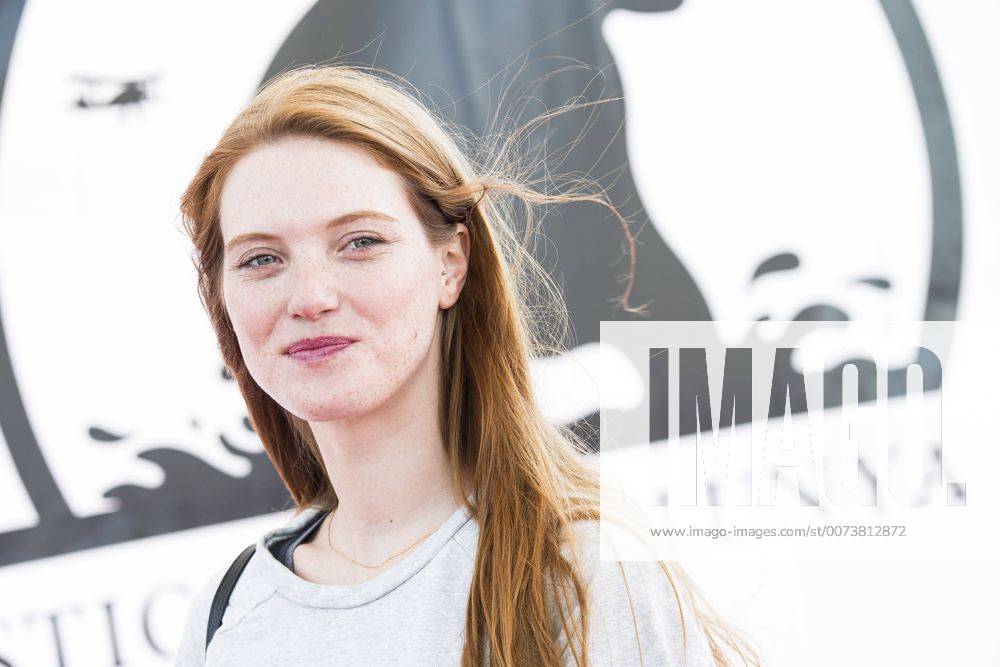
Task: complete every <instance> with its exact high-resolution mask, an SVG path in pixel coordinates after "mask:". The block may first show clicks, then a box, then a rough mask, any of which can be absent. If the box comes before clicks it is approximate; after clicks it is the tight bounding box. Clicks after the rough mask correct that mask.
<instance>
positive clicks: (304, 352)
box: [285, 336, 354, 362]
mask: <svg viewBox="0 0 1000 667" xmlns="http://www.w3.org/2000/svg"><path fill="white" fill-rule="evenodd" d="M353 342H354V339H352V338H347V337H345V336H320V337H319V338H304V339H302V340H300V341H297V342H295V343H292V344H291V345H289V346H288V348H287V349H286V350H285V354H287V355H288V356H290V357H292V358H293V359H296V360H297V361H303V362H312V361H319V360H321V359H326V358H327V357H330V356H332V355H334V354H336V353H338V352H340V351H341V350H344V349H345V348H347V347H349V346H350V345H351V343H353Z"/></svg>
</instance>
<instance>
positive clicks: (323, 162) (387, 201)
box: [219, 137, 412, 238]
mask: <svg viewBox="0 0 1000 667" xmlns="http://www.w3.org/2000/svg"><path fill="white" fill-rule="evenodd" d="M368 208H371V209H377V210H380V211H383V212H385V213H388V214H389V215H391V216H393V217H395V218H396V219H397V220H403V218H404V217H412V211H411V209H410V206H409V202H408V200H407V198H406V190H405V182H404V181H403V179H402V177H400V176H399V175H398V174H397V173H395V172H394V171H392V170H391V169H387V168H386V167H383V166H382V165H380V164H378V163H377V162H376V161H375V159H374V158H372V157H371V156H370V155H369V154H368V153H366V152H365V151H364V150H363V149H361V148H359V147H357V146H354V145H352V144H350V143H347V142H343V141H333V140H328V139H319V138H311V137H287V138H283V139H281V140H279V141H277V142H274V143H272V144H266V145H263V146H259V147H257V148H255V149H254V150H252V151H251V152H250V153H248V154H246V155H244V156H243V157H242V158H240V159H239V160H238V161H237V162H236V164H235V165H233V168H232V169H231V171H230V173H229V175H228V177H227V178H226V181H225V183H224V185H223V189H222V194H221V198H220V208H219V216H220V222H221V226H222V233H223V236H224V238H229V237H230V236H232V235H234V234H236V233H239V232H243V231H269V232H274V233H281V230H282V229H286V228H288V227H297V226H301V225H304V224H312V223H317V224H318V223H321V222H325V221H326V220H329V219H330V218H332V217H336V216H338V215H340V214H341V213H346V212H348V211H353V210H358V209H368Z"/></svg>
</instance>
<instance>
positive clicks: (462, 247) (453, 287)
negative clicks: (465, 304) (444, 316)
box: [438, 222, 471, 310]
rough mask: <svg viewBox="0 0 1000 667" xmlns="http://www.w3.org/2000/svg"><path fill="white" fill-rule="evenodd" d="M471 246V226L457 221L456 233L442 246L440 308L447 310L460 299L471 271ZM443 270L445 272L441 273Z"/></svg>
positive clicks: (439, 276) (439, 272)
mask: <svg viewBox="0 0 1000 667" xmlns="http://www.w3.org/2000/svg"><path fill="white" fill-rule="evenodd" d="M470 248H471V237H470V236H469V228H468V227H466V226H465V223H461V222H458V223H455V233H454V234H452V236H451V238H450V239H448V240H447V241H446V242H445V244H444V245H443V246H441V268H440V269H439V270H438V278H440V279H441V296H440V298H439V299H438V307H439V308H442V309H444V310H447V309H448V308H451V307H452V306H453V305H455V302H456V301H458V295H459V294H461V292H462V287H463V286H464V285H465V277H466V275H467V274H468V271H469V252H470ZM441 271H444V272H445V274H444V275H440V274H441Z"/></svg>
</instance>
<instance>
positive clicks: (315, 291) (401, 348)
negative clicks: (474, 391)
mask: <svg viewBox="0 0 1000 667" xmlns="http://www.w3.org/2000/svg"><path fill="white" fill-rule="evenodd" d="M220 218H221V225H222V237H223V243H224V244H226V252H225V264H224V267H223V279H222V282H223V295H224V299H225V302H226V307H227V310H228V312H229V317H230V319H231V321H232V323H233V328H234V329H235V332H236V336H237V338H238V340H239V345H240V350H241V352H242V354H243V359H244V361H245V363H246V365H247V368H248V369H249V371H250V374H251V375H252V376H253V378H254V380H255V381H256V382H257V384H258V385H260V387H261V388H262V389H263V390H264V391H266V392H267V393H268V395H270V396H271V397H272V398H273V399H274V400H275V401H277V402H278V403H279V404H280V405H281V406H283V407H284V408H285V409H287V410H289V411H290V412H292V413H293V414H295V415H297V416H298V417H300V418H302V419H306V420H308V421H312V422H319V421H329V420H334V419H342V418H345V417H351V416H355V415H359V414H362V413H365V412H368V411H370V410H372V409H374V408H376V407H378V406H379V405H380V404H382V403H383V402H385V401H386V400H387V399H388V398H390V397H391V396H392V395H393V394H395V393H396V392H397V390H399V389H400V387H401V386H403V385H404V383H407V382H408V381H413V379H414V378H418V379H417V380H416V381H417V382H420V381H426V382H430V381H433V382H434V384H433V387H435V388H436V386H437V385H436V381H437V377H436V368H437V366H436V363H437V356H436V355H437V354H438V352H437V349H438V348H437V345H436V340H437V336H436V332H437V322H438V314H439V312H440V309H441V308H448V307H450V306H451V305H452V304H453V303H454V302H455V300H456V299H457V298H458V294H459V292H460V290H461V285H462V283H463V279H464V276H465V267H466V260H465V257H466V250H465V249H464V248H467V246H464V247H463V245H462V244H463V243H467V240H468V236H467V230H466V228H465V225H462V224H458V225H457V229H458V233H457V234H456V235H455V236H454V237H453V238H452V240H451V241H449V242H448V243H446V244H444V245H443V246H440V247H437V248H435V247H433V246H432V245H431V244H430V243H429V241H428V240H427V238H426V237H425V235H424V232H423V229H422V225H421V222H420V220H419V219H418V218H417V215H416V213H415V212H414V211H413V209H412V208H411V206H410V205H409V202H408V201H407V198H406V195H405V191H404V182H403V180H402V178H401V177H400V176H398V175H397V174H396V173H395V172H393V171H392V170H389V169H386V168H384V167H382V166H380V165H378V164H377V163H376V162H375V161H374V160H372V159H371V158H370V157H368V155H367V154H366V153H365V152H363V150H361V149H359V148H356V147H354V146H353V145H351V144H348V143H344V142H334V141H328V140H323V139H314V138H304V137H290V138H285V139H282V140H280V141H279V142H276V143H274V144H272V145H267V146H261V147H258V148H257V149H255V150H254V151H252V152H251V153H249V154H247V155H245V156H244V157H243V158H241V159H240V160H239V161H238V162H237V163H236V164H235V165H234V167H233V169H232V171H231V172H230V174H229V176H228V178H227V180H226V182H225V185H224V188H223V191H222V198H221V212H220ZM249 235H255V236H249ZM463 236H464V238H463ZM443 270H447V271H448V273H447V275H441V272H442V271H443ZM321 336H343V337H347V338H349V339H353V341H354V342H352V343H351V344H350V345H348V346H347V347H345V348H343V349H341V350H340V351H338V352H336V353H334V354H332V355H330V356H326V357H325V358H322V359H315V358H314V359H312V360H304V359H300V358H296V357H295V356H293V355H290V354H288V353H287V352H286V351H287V349H288V347H289V346H290V345H292V344H293V343H296V342H297V341H300V340H302V339H310V338H317V337H321ZM432 343H435V344H433V345H432ZM431 355H434V356H431Z"/></svg>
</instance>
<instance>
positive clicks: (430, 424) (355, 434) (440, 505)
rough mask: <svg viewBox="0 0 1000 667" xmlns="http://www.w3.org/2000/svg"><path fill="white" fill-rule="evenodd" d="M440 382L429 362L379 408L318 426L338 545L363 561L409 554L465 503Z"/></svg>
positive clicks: (315, 426) (314, 425)
mask: <svg viewBox="0 0 1000 667" xmlns="http://www.w3.org/2000/svg"><path fill="white" fill-rule="evenodd" d="M430 356H433V355H430ZM437 377H438V375H437V368H435V364H433V363H425V364H423V365H422V366H421V367H419V368H418V369H417V370H416V371H415V372H414V374H413V375H412V376H411V377H410V378H409V379H408V381H407V382H405V383H404V384H403V386H402V387H400V389H399V390H398V391H397V392H396V393H395V394H394V395H393V396H392V397H391V398H390V399H389V400H387V401H385V402H384V403H383V404H382V405H381V406H379V407H378V408H377V409H376V410H372V411H369V412H367V413H365V414H363V415H359V416H357V417H352V418H349V419H342V420H337V421H331V422H319V423H312V424H311V426H312V430H313V433H314V435H315V437H316V442H317V445H318V446H319V450H320V453H321V454H322V456H323V463H324V466H325V467H326V472H327V474H328V475H329V478H330V482H331V483H332V485H333V488H334V490H335V491H336V494H337V500H338V505H337V507H336V510H335V511H334V512H333V514H332V515H331V517H330V519H329V521H330V526H329V529H330V533H331V539H332V542H333V544H334V545H335V546H336V547H337V548H338V549H340V550H342V551H344V553H346V554H349V555H351V556H352V557H353V558H356V559H358V560H360V561H362V562H377V561H379V560H381V559H382V558H384V557H386V556H387V555H388V554H390V553H393V552H394V551H397V550H399V549H402V548H404V547H405V546H406V545H408V544H409V543H411V542H413V541H414V540H416V539H417V538H419V537H421V536H422V535H424V534H426V533H427V532H428V531H431V530H433V529H435V528H437V527H438V526H440V525H441V523H443V522H444V521H445V520H446V519H447V518H448V517H449V516H451V514H452V513H453V512H454V511H455V510H456V509H457V508H458V507H459V505H461V504H462V503H463V502H464V497H463V493H467V491H466V490H464V489H463V490H461V491H459V490H457V489H455V488H454V485H453V480H452V469H451V463H450V461H449V459H448V456H447V453H446V452H445V447H444V442H443V440H442V437H441V430H440V427H439V423H438V397H437V391H436V388H437V382H438V380H437ZM323 542H324V543H325V542H326V538H324V539H323Z"/></svg>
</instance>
